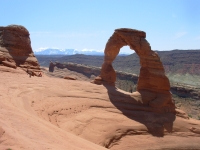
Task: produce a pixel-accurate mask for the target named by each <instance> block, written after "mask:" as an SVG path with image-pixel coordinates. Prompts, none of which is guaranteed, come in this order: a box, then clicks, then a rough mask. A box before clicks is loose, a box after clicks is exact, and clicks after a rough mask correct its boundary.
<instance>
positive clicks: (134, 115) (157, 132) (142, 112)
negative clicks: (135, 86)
mask: <svg viewBox="0 0 200 150" xmlns="http://www.w3.org/2000/svg"><path fill="white" fill-rule="evenodd" d="M103 86H104V87H105V88H106V89H107V90H108V96H109V99H110V102H111V103H112V104H113V105H114V106H115V107H116V108H117V109H118V110H120V111H121V112H122V113H123V114H124V115H125V116H126V117H128V118H130V119H132V120H134V121H137V122H140V123H142V124H144V125H145V126H146V128H147V130H148V132H149V133H150V134H152V135H153V136H157V137H163V136H164V132H169V133H170V132H172V129H173V122H174V121H175V119H176V115H175V114H174V113H171V112H164V111H163V109H162V108H153V107H150V106H148V104H143V103H142V102H140V101H138V99H137V97H136V98H133V97H132V96H131V95H128V94H125V93H123V92H120V91H119V90H118V89H117V88H116V87H115V86H113V85H109V84H107V83H103Z"/></svg>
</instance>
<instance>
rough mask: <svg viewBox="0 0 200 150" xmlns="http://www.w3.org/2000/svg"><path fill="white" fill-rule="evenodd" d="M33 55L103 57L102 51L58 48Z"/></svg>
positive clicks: (47, 49)
mask: <svg viewBox="0 0 200 150" xmlns="http://www.w3.org/2000/svg"><path fill="white" fill-rule="evenodd" d="M34 54H35V55H75V54H84V55H104V51H102V50H94V49H83V50H76V49H59V48H39V49H37V50H34ZM120 54H121V55H129V54H126V53H120Z"/></svg>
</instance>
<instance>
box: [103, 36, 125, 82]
mask: <svg viewBox="0 0 200 150" xmlns="http://www.w3.org/2000/svg"><path fill="white" fill-rule="evenodd" d="M125 45H127V44H126V42H125V41H123V39H122V38H121V37H120V36H119V35H117V34H116V33H114V34H113V35H112V36H111V37H110V39H109V40H108V42H107V44H106V47H105V51H104V54H105V56H104V63H103V64H102V68H101V75H100V77H101V78H102V80H103V81H106V82H109V83H115V81H116V73H115V70H114V69H113V66H112V62H113V61H114V60H115V58H116V56H117V55H118V54H119V51H120V48H122V47H123V46H125Z"/></svg>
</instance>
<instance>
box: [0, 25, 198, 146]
mask: <svg viewBox="0 0 200 150" xmlns="http://www.w3.org/2000/svg"><path fill="white" fill-rule="evenodd" d="M118 32H120V33H118ZM118 34H119V35H118ZM145 34H146V33H145V32H143V31H138V30H132V29H119V30H115V33H114V34H113V36H112V37H111V38H110V40H109V41H108V43H107V47H106V50H105V52H106V53H105V54H106V55H105V59H104V60H105V61H104V64H103V67H102V70H101V73H100V76H98V77H96V78H95V79H94V80H93V83H96V84H92V83H90V82H88V81H78V80H75V79H74V78H70V77H67V78H65V79H63V78H62V79H61V78H51V77H48V76H46V75H44V74H43V76H42V77H41V75H40V72H41V70H40V68H39V64H38V62H37V59H36V58H35V56H34V54H33V52H32V48H31V46H30V39H29V32H28V31H27V30H26V29H25V28H24V27H23V26H16V25H12V26H7V27H0V79H1V80H0V150H5V149H6V150H10V149H13V150H15V149H16V150H18V149H19V150H21V149H24V150H38V149H41V150H47V149H48V150H57V149H58V150H66V149H68V150H83V149H85V150H90V149H91V150H100V149H102V150H103V149H106V148H108V149H112V150H133V149H139V150H140V149H143V150H145V149H199V148H200V143H199V141H200V121H198V120H194V119H191V118H189V117H188V115H187V114H186V113H184V112H183V111H181V110H178V109H175V105H174V103H173V101H172V97H171V94H170V91H169V89H170V85H169V80H168V78H167V77H166V76H165V74H164V68H163V66H162V62H161V61H160V59H159V57H158V55H157V54H156V53H155V52H153V51H152V50H151V48H150V45H149V43H148V42H147V41H146V40H145ZM121 36H122V37H123V38H125V39H126V36H127V40H123V38H122V37H121ZM124 36H125V37H124ZM132 39H135V40H132ZM125 41H126V42H127V41H128V43H126V42H125ZM119 42H121V43H119ZM129 42H131V43H129ZM113 44H118V46H119V47H117V49H116V51H112V50H115V49H112V46H113ZM121 44H122V45H124V44H125V45H126V44H130V45H131V46H132V47H131V48H134V49H136V52H137V53H138V54H139V56H140V57H141V73H140V75H139V80H138V86H137V91H136V92H133V93H128V92H125V91H122V90H120V89H118V88H116V87H115V84H114V82H115V80H116V72H115V71H114V69H113V68H112V61H113V59H114V58H115V55H116V54H117V53H118V52H119V49H120V46H122V45H121ZM114 47H115V46H114ZM115 48H116V47H115ZM111 58H112V59H111ZM38 72H39V74H37V73H38ZM72 79H73V80H72ZM154 81H157V82H154Z"/></svg>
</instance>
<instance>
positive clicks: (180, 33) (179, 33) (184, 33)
mask: <svg viewBox="0 0 200 150" xmlns="http://www.w3.org/2000/svg"><path fill="white" fill-rule="evenodd" d="M186 34H188V32H185V31H183V32H177V33H176V34H175V35H174V38H173V39H178V38H181V37H183V36H185V35H186Z"/></svg>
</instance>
